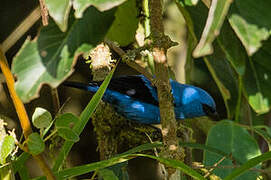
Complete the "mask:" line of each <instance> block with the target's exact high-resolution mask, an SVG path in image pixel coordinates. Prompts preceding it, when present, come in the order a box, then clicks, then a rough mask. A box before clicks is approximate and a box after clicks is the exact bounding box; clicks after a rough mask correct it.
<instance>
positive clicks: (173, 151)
mask: <svg viewBox="0 0 271 180" xmlns="http://www.w3.org/2000/svg"><path fill="white" fill-rule="evenodd" d="M162 2H163V1H160V0H149V8H150V26H151V40H152V45H153V50H152V54H153V58H154V62H155V76H156V78H157V81H156V87H157V92H158V99H159V108H160V116H161V124H162V134H163V142H164V149H163V152H162V155H163V156H164V157H166V158H174V159H177V160H181V161H183V160H184V153H183V152H181V149H180V148H179V146H178V139H177V134H176V133H177V125H176V119H175V113H174V107H173V96H172V93H171V86H170V82H169V75H168V64H167V57H166V52H167V49H168V48H169V47H171V46H172V45H173V44H174V43H173V42H172V41H171V40H170V39H169V38H168V37H167V36H165V35H164V26H163V21H162V20H163V18H162ZM167 170H168V175H169V177H170V176H171V175H172V174H173V173H175V171H176V170H175V169H172V168H167Z"/></svg>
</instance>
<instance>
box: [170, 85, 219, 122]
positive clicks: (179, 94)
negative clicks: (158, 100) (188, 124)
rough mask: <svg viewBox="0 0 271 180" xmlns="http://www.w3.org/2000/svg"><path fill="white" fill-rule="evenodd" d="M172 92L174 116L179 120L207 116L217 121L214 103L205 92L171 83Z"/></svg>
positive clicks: (189, 86) (193, 87)
mask: <svg viewBox="0 0 271 180" xmlns="http://www.w3.org/2000/svg"><path fill="white" fill-rule="evenodd" d="M172 90H173V91H174V93H173V95H174V104H175V109H176V112H175V114H176V116H179V118H181V119H184V118H193V117H200V116H209V117H211V118H212V119H215V120H218V114H217V112H216V105H215V102H214V100H213V98H212V97H211V96H210V95H209V94H208V93H207V92H206V91H205V90H203V89H201V88H198V87H195V86H191V85H186V84H179V83H176V84H175V83H172ZM178 113H179V114H178Z"/></svg>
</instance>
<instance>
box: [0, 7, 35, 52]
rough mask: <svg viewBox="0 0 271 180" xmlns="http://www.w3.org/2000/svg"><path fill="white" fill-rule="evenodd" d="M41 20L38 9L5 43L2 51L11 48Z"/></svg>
mask: <svg viewBox="0 0 271 180" xmlns="http://www.w3.org/2000/svg"><path fill="white" fill-rule="evenodd" d="M39 18H40V8H39V7H36V8H35V9H34V10H33V11H32V12H31V13H30V14H29V15H28V16H27V17H26V18H25V19H24V20H23V22H21V24H20V25H19V26H18V27H17V28H16V29H15V30H14V31H13V32H12V33H11V34H10V35H9V36H8V37H7V38H6V39H5V40H4V41H3V43H2V51H3V52H4V53H5V52H7V51H8V50H9V48H11V47H12V46H13V45H14V44H15V43H16V42H17V41H18V40H19V39H20V38H21V37H22V36H23V35H24V34H25V33H26V32H27V31H28V30H29V29H30V28H31V27H32V26H33V24H35V23H36V22H37V20H39Z"/></svg>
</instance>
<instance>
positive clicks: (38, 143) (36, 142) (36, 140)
mask: <svg viewBox="0 0 271 180" xmlns="http://www.w3.org/2000/svg"><path fill="white" fill-rule="evenodd" d="M26 143H27V147H28V150H29V153H31V154H33V155H38V154H40V153H42V152H43V151H44V149H45V144H44V142H43V140H42V139H41V137H40V135H39V134H38V133H36V132H35V133H32V134H30V135H29V137H28V138H27V140H26Z"/></svg>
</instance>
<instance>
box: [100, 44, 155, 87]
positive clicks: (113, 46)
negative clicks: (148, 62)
mask: <svg viewBox="0 0 271 180" xmlns="http://www.w3.org/2000/svg"><path fill="white" fill-rule="evenodd" d="M105 43H106V44H107V45H108V46H109V47H110V48H111V49H113V50H114V51H115V52H116V53H117V54H118V55H119V56H121V57H122V58H123V59H125V58H126V57H125V56H126V53H125V51H124V50H122V49H121V48H120V47H119V46H117V45H116V44H115V43H114V42H112V41H109V40H105ZM124 62H125V63H126V64H127V65H128V66H130V67H132V68H134V69H135V70H137V71H138V72H140V73H141V74H143V75H144V76H145V77H146V78H148V79H149V80H150V81H151V83H152V84H153V85H154V84H155V80H154V78H153V76H152V75H151V74H150V73H149V72H148V71H147V70H146V69H145V68H144V67H142V66H140V65H139V64H137V63H136V62H135V61H132V60H130V59H128V60H125V61H124Z"/></svg>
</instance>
